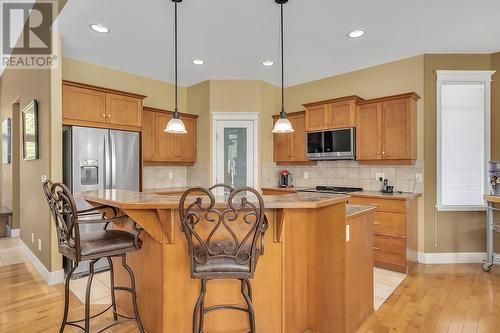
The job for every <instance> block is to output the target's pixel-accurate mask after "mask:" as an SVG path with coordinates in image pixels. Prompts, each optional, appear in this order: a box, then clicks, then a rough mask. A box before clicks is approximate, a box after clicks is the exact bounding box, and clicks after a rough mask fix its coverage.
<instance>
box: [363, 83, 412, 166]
mask: <svg viewBox="0 0 500 333" xmlns="http://www.w3.org/2000/svg"><path fill="white" fill-rule="evenodd" d="M419 99H420V97H419V96H418V95H417V94H415V93H408V94H402V95H395V96H389V97H384V98H377V99H373V100H367V101H362V102H359V103H358V106H357V111H356V159H357V160H358V161H361V162H366V163H372V164H383V163H391V164H411V163H413V162H414V161H415V160H416V159H417V101H418V100H419Z"/></svg>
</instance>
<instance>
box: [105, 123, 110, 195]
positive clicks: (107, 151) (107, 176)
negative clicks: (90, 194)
mask: <svg viewBox="0 0 500 333" xmlns="http://www.w3.org/2000/svg"><path fill="white" fill-rule="evenodd" d="M110 167H111V161H110V145H109V133H107V134H106V136H105V137H104V188H105V189H110V188H111V186H110V180H111V174H110V171H111V168H110Z"/></svg>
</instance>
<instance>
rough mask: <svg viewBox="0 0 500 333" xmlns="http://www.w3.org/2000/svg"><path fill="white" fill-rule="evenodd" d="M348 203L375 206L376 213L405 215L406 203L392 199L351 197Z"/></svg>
mask: <svg viewBox="0 0 500 333" xmlns="http://www.w3.org/2000/svg"><path fill="white" fill-rule="evenodd" d="M349 202H350V203H352V204H355V205H372V206H377V211H378V212H389V213H402V214H404V213H406V201H405V200H394V199H379V198H366V197H356V196H352V197H351V199H350V200H349Z"/></svg>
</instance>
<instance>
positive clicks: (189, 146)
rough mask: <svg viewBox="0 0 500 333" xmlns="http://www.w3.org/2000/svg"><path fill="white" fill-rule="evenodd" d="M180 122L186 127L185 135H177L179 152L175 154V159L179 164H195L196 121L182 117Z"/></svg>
mask: <svg viewBox="0 0 500 333" xmlns="http://www.w3.org/2000/svg"><path fill="white" fill-rule="evenodd" d="M181 119H182V121H183V122H184V125H185V126H186V131H187V133H186V134H177V136H179V142H180V144H179V150H178V151H177V152H176V155H177V156H176V158H177V159H179V161H180V162H186V163H195V162H196V140H197V139H196V137H197V136H196V134H197V133H196V119H194V118H188V117H182V116H181Z"/></svg>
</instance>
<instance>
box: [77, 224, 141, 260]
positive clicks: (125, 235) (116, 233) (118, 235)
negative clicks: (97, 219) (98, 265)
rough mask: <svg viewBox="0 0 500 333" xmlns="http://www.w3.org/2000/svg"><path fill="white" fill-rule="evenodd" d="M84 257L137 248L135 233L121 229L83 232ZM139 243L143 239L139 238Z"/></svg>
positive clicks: (82, 252)
mask: <svg viewBox="0 0 500 333" xmlns="http://www.w3.org/2000/svg"><path fill="white" fill-rule="evenodd" d="M80 239H81V240H80V247H81V254H82V257H89V256H94V255H102V254H106V253H112V252H115V251H121V252H124V251H125V252H127V251H126V250H127V249H129V248H130V250H135V245H134V239H135V237H134V235H133V234H131V233H130V232H126V231H120V230H99V231H92V232H86V233H82V234H81V236H80ZM138 242H139V245H142V241H141V240H140V239H139V240H138Z"/></svg>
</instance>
